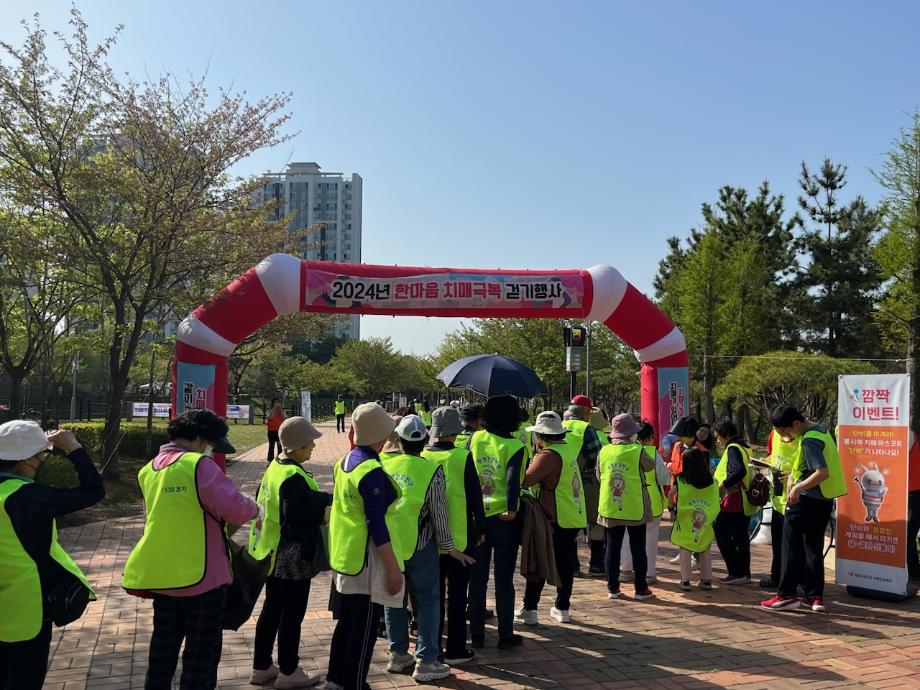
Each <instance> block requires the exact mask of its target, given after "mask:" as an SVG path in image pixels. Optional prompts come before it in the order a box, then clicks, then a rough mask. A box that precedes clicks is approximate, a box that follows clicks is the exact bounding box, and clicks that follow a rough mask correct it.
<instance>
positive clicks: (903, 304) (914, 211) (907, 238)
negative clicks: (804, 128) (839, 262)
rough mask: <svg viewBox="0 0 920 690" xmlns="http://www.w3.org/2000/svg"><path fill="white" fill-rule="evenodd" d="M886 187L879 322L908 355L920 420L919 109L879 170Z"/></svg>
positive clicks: (914, 409) (878, 257)
mask: <svg viewBox="0 0 920 690" xmlns="http://www.w3.org/2000/svg"><path fill="white" fill-rule="evenodd" d="M874 174H875V178H876V179H877V180H878V182H879V184H881V185H882V187H883V188H884V189H885V190H886V192H887V194H886V195H885V200H884V203H885V223H884V233H883V234H882V236H881V238H880V239H879V241H878V244H877V246H876V248H875V250H874V253H873V257H874V259H875V261H876V262H877V266H878V270H879V274H880V277H881V279H882V280H883V281H885V292H884V294H883V296H882V299H881V300H880V302H879V309H878V313H877V314H876V318H877V322H878V324H879V327H880V329H881V332H882V334H883V335H884V337H885V339H886V341H887V342H888V343H890V344H891V345H893V346H894V347H897V348H898V349H899V350H900V351H901V352H903V353H904V356H905V357H906V358H907V371H908V372H909V373H910V374H911V379H910V381H911V403H910V408H911V409H910V411H911V419H912V420H913V421H914V424H916V423H917V420H920V388H918V386H920V383H918V381H917V377H918V375H920V371H918V367H917V359H918V348H920V111H915V112H914V113H913V114H912V115H911V124H910V126H909V127H905V128H902V129H901V131H900V134H899V136H898V137H897V138H896V139H895V140H894V141H893V142H892V144H891V149H890V150H889V151H888V154H887V156H886V158H885V162H884V163H883V164H882V168H881V170H879V171H876V172H875V173H874Z"/></svg>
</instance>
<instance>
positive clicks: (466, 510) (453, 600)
mask: <svg viewBox="0 0 920 690" xmlns="http://www.w3.org/2000/svg"><path fill="white" fill-rule="evenodd" d="M462 429H463V427H462V426H461V425H460V414H459V413H458V412H457V410H456V409H455V408H453V407H447V406H442V407H439V408H438V409H436V410H435V411H434V412H433V413H432V424H431V439H432V441H433V442H432V444H431V445H429V446H428V447H427V448H425V450H423V451H422V457H424V458H426V459H428V460H430V461H432V462H436V463H438V464H439V465H440V466H441V468H442V469H443V470H444V480H445V485H446V488H445V495H446V497H447V514H448V518H449V520H450V533H451V536H452V537H453V541H454V546H455V547H456V548H457V549H458V550H460V551H462V552H463V553H465V554H467V555H468V556H472V554H473V549H475V548H476V546H478V545H479V543H480V541H481V540H482V535H483V534H485V520H486V515H485V509H484V508H483V505H482V487H481V486H480V485H479V475H478V474H476V465H475V464H474V463H473V456H472V455H471V454H470V451H469V450H468V449H467V448H466V446H462V447H457V446H456V445H455V440H456V437H457V434H459V433H460V432H461V430H462ZM439 570H440V575H441V625H440V629H441V633H440V638H441V642H442V644H441V650H442V651H443V652H444V663H445V664H448V665H450V666H458V665H460V664H465V663H467V662H469V661H471V660H472V659H473V658H474V657H475V656H476V653H475V652H474V651H473V650H472V649H467V647H466V605H467V601H468V595H469V586H470V569H469V568H468V567H467V566H466V565H465V564H464V563H461V562H460V561H458V560H457V559H455V558H452V557H450V556H449V555H448V554H441V558H440V568H439ZM445 608H446V609H447V610H446V614H447V625H446V628H447V638H446V643H445V638H444V628H445V623H444V615H445Z"/></svg>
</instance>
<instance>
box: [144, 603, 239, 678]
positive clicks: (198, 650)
mask: <svg viewBox="0 0 920 690" xmlns="http://www.w3.org/2000/svg"><path fill="white" fill-rule="evenodd" d="M226 596H227V588H226V587H218V588H217V589H212V590H211V591H210V592H205V593H204V594H199V595H197V596H194V597H168V596H164V595H162V594H155V595H154V597H153V636H152V637H151V638H150V660H149V664H148V667H147V678H146V680H145V681H144V690H169V689H170V688H172V681H173V675H175V673H176V664H177V663H178V662H179V647H181V646H182V640H183V639H184V640H185V650H184V651H183V652H182V676H181V678H180V679H179V688H180V690H212V689H213V688H215V687H216V686H217V665H218V664H219V663H220V652H221V646H222V643H223V630H222V629H221V613H222V612H223V610H224V600H225V599H226Z"/></svg>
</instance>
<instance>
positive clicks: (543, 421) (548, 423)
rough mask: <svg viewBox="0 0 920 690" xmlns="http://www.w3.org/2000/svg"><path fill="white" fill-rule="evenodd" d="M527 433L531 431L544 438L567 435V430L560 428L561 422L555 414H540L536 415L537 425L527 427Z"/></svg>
mask: <svg viewBox="0 0 920 690" xmlns="http://www.w3.org/2000/svg"><path fill="white" fill-rule="evenodd" d="M526 430H527V431H533V432H535V433H537V434H543V435H544V436H559V435H561V434H567V433H569V430H568V429H566V428H565V427H564V426H562V420H561V419H559V415H557V414H556V413H555V412H541V413H540V414H538V415H537V423H536V424H534V425H533V426H529V427H527V429H526Z"/></svg>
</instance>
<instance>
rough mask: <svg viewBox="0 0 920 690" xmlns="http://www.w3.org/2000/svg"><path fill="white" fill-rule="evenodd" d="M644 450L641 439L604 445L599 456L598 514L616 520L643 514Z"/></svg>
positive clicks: (639, 517)
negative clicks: (642, 457)
mask: <svg viewBox="0 0 920 690" xmlns="http://www.w3.org/2000/svg"><path fill="white" fill-rule="evenodd" d="M641 453H642V446H640V445H639V444H638V443H624V444H621V443H611V444H610V445H608V446H604V447H603V448H601V452H600V454H599V455H598V458H597V463H598V467H599V469H600V477H601V486H600V502H599V505H598V509H597V513H598V515H601V516H603V517H605V518H608V519H614V520H641V519H642V518H643V517H644V515H645V504H644V502H643V500H642V494H643V489H642V487H643V484H644V481H643V477H642V470H641V468H640V466H639V459H640V455H641Z"/></svg>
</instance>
